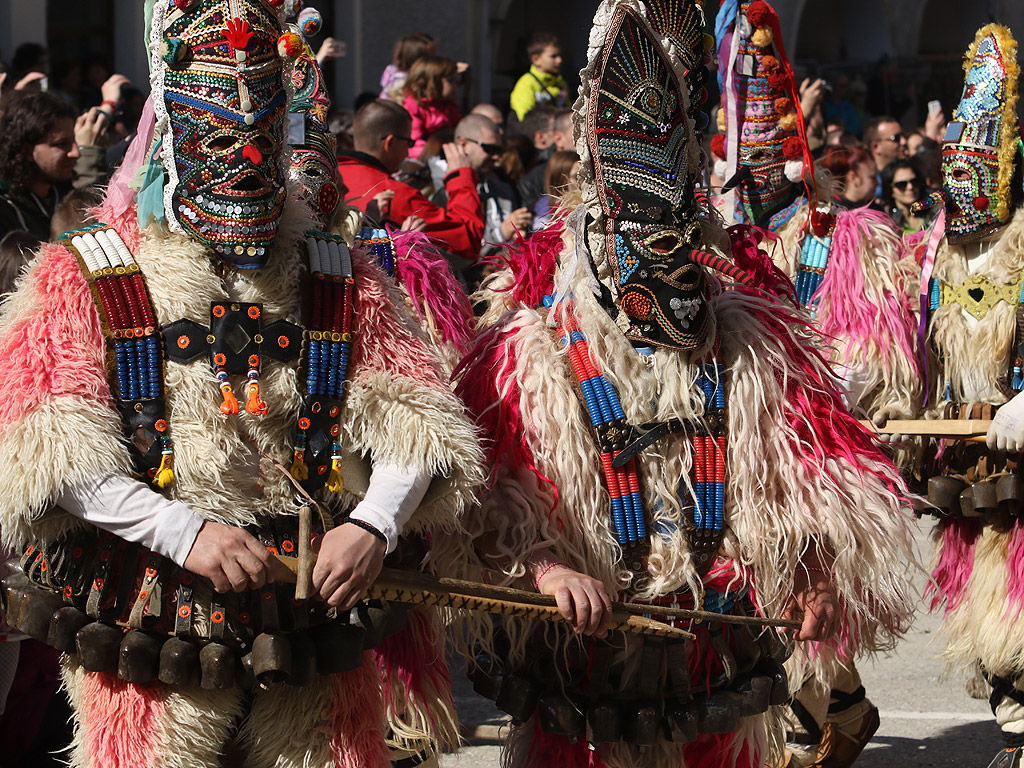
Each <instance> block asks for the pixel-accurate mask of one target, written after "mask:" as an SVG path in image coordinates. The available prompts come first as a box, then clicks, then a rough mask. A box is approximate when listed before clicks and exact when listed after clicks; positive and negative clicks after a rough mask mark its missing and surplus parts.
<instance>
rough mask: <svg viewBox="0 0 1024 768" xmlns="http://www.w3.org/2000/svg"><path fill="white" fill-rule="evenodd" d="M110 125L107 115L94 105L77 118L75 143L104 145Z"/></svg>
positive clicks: (83, 145) (88, 145) (92, 145)
mask: <svg viewBox="0 0 1024 768" xmlns="http://www.w3.org/2000/svg"><path fill="white" fill-rule="evenodd" d="M108 125H109V118H108V117H107V115H105V114H103V112H101V111H100V109H99V108H97V107H93V108H92V109H90V110H89V111H88V112H85V113H84V114H81V115H79V116H78V119H77V120H75V143H76V144H77V145H78V146H80V147H102V146H103V143H104V141H105V140H106V138H107V127H108Z"/></svg>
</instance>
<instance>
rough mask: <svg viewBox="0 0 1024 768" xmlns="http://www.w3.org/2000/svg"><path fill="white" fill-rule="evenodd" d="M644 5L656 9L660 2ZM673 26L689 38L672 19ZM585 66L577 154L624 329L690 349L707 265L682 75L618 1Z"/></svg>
mask: <svg viewBox="0 0 1024 768" xmlns="http://www.w3.org/2000/svg"><path fill="white" fill-rule="evenodd" d="M651 5H652V6H657V7H658V8H659V9H661V10H663V9H662V8H661V6H662V5H663V4H662V3H652V4H651ZM658 18H661V17H658ZM686 18H689V19H691V25H692V24H697V23H698V21H700V20H702V16H701V14H699V13H697V14H694V15H693V16H692V17H690V16H687V17H686ZM666 34H667V32H666ZM672 34H673V36H675V37H676V38H677V39H682V40H685V39H688V35H687V32H685V31H683V30H681V29H680V28H679V27H678V26H672ZM693 69H694V76H695V77H696V76H697V74H698V73H697V71H696V68H693ZM588 71H589V72H591V73H592V74H591V78H592V79H591V80H590V83H589V96H588V98H587V100H586V111H585V119H586V131H585V137H584V138H585V140H586V147H587V149H586V151H585V152H584V153H583V154H582V155H581V157H584V159H586V158H587V157H589V158H590V159H591V162H592V164H593V169H592V171H591V172H590V173H589V174H584V176H585V177H587V176H589V178H591V179H592V183H593V185H594V187H595V188H596V195H597V198H598V200H599V202H600V208H601V210H600V222H601V225H602V228H603V233H604V237H605V249H606V253H607V256H608V260H609V262H610V264H611V267H612V270H611V271H612V279H613V281H614V285H613V286H612V288H613V295H614V296H616V303H617V304H618V306H619V308H620V309H621V310H622V311H623V313H624V314H625V316H626V318H627V320H628V328H627V329H626V331H625V334H626V336H627V337H628V338H629V339H630V340H632V341H636V342H641V343H645V344H652V345H656V346H668V347H675V348H677V349H693V348H695V347H697V346H700V344H701V343H702V342H703V341H704V338H705V337H706V334H707V331H708V310H707V297H706V280H705V275H704V271H703V270H702V269H701V267H700V266H698V265H697V264H695V263H694V261H693V259H692V258H691V252H692V250H693V246H694V245H696V244H697V243H698V242H699V239H700V224H699V222H698V220H697V216H696V211H695V210H694V208H693V206H692V197H693V182H692V179H691V168H690V164H691V162H692V161H693V160H694V158H692V157H691V155H692V154H693V152H695V144H694V140H693V135H692V127H691V124H690V118H689V117H688V115H687V111H688V110H689V109H690V107H689V100H688V98H687V93H686V90H685V88H684V85H683V79H682V77H681V75H680V72H678V71H677V70H676V69H675V68H674V66H673V63H672V61H670V60H669V58H668V55H667V53H666V51H665V49H664V47H663V45H662V41H661V40H660V39H659V34H658V33H657V32H655V31H654V30H653V29H652V28H651V27H650V26H649V23H648V21H647V20H646V19H645V18H643V17H641V16H640V15H639V14H637V13H636V12H635V11H634V10H633V9H631V8H627V7H619V8H617V9H616V11H615V15H614V16H613V19H612V21H611V23H610V24H609V26H608V31H607V34H606V36H605V41H604V45H603V47H602V48H601V49H600V50H599V52H597V58H596V59H593V60H592V61H591V63H590V64H589V65H588ZM588 183H589V182H585V183H584V186H587V184H588ZM585 197H586V190H585Z"/></svg>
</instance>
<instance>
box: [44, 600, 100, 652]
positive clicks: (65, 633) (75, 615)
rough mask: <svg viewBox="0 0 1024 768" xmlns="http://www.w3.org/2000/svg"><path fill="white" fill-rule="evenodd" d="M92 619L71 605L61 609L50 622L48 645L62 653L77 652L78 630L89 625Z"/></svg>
mask: <svg viewBox="0 0 1024 768" xmlns="http://www.w3.org/2000/svg"><path fill="white" fill-rule="evenodd" d="M90 621H92V619H90V618H89V617H88V616H86V615H85V614H84V613H83V612H82V611H80V610H78V609H77V608H74V607H72V606H70V605H65V606H64V607H63V608H60V609H59V610H58V611H57V612H56V613H55V614H53V619H52V620H51V621H50V634H49V635H48V636H47V638H46V644H47V645H49V646H51V647H53V648H56V649H57V650H58V651H61V652H62V653H74V652H75V636H76V635H77V634H78V630H80V629H81V628H82V627H84V626H85V625H86V624H88V623H89V622H90Z"/></svg>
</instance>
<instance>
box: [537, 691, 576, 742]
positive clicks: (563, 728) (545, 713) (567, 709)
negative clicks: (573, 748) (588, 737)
mask: <svg viewBox="0 0 1024 768" xmlns="http://www.w3.org/2000/svg"><path fill="white" fill-rule="evenodd" d="M537 717H538V718H539V719H540V726H541V728H543V729H544V731H545V732H546V733H550V734H553V735H555V736H567V737H569V739H570V740H572V741H575V740H576V739H578V738H579V737H580V736H582V735H583V734H584V732H585V731H586V727H587V718H586V717H585V716H584V714H583V712H582V710H581V709H580V708H579V707H577V706H576V705H575V704H574V703H573V702H572V701H570V700H569V699H567V698H566V697H565V696H562V695H560V694H557V693H546V694H544V695H543V696H541V697H540V699H539V700H538V701H537Z"/></svg>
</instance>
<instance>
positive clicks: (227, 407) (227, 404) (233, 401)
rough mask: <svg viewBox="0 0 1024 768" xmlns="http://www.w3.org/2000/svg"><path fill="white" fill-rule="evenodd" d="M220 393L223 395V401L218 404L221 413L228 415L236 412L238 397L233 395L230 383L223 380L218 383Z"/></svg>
mask: <svg viewBox="0 0 1024 768" xmlns="http://www.w3.org/2000/svg"><path fill="white" fill-rule="evenodd" d="M220 393H221V394H222V395H223V396H224V402H223V403H221V404H220V410H221V413H223V414H225V415H227V416H230V415H231V414H233V413H238V398H237V397H235V393H234V392H233V391H231V385H230V384H228V383H227V382H225V383H224V384H221V385H220Z"/></svg>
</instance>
